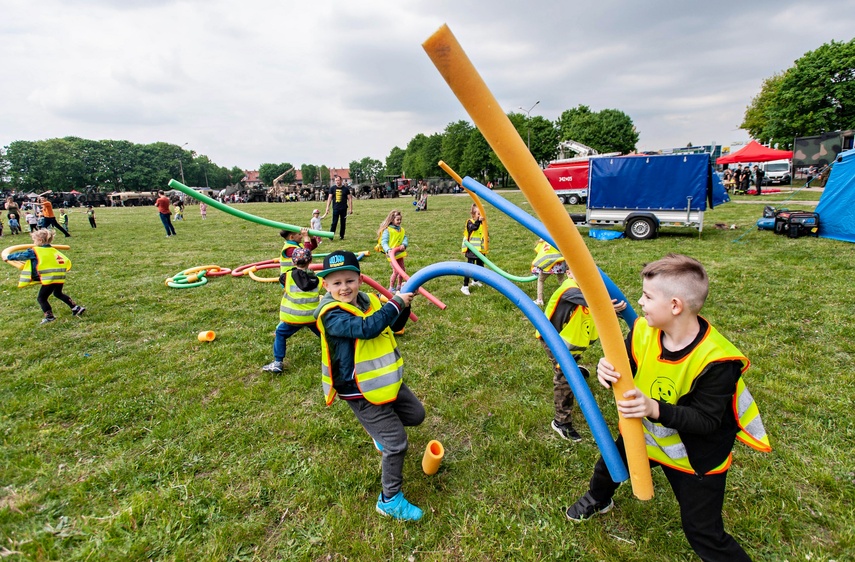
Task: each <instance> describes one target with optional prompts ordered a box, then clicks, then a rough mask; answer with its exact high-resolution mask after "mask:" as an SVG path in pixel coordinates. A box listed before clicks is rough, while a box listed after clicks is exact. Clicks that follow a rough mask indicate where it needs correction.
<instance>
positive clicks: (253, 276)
mask: <svg viewBox="0 0 855 562" xmlns="http://www.w3.org/2000/svg"><path fill="white" fill-rule="evenodd" d="M273 268H277V269H278V268H279V264H278V263H267V264H264V265H254V266H252V267H250V268H249V271H248V273H249V276H250V278H251V279H252V280H253V281H258V282H260V283H278V282H279V276H278V275H277V276H276V277H261V276H260V275H256V274H255V272H256V271H258V270H259V269H273Z"/></svg>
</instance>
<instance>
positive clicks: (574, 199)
mask: <svg viewBox="0 0 855 562" xmlns="http://www.w3.org/2000/svg"><path fill="white" fill-rule="evenodd" d="M567 202H568V203H570V204H571V205H578V204H579V203H581V202H582V199H581V197H579V196H578V195H576V194H575V193H574V194H571V195H568V196H567Z"/></svg>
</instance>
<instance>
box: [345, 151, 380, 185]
mask: <svg viewBox="0 0 855 562" xmlns="http://www.w3.org/2000/svg"><path fill="white" fill-rule="evenodd" d="M348 168H349V169H350V177H351V178H352V179H353V182H354V183H357V184H361V183H371V182H372V181H378V180H377V178H378V177H380V176H381V175H382V173H383V163H382V162H381V161H379V160H375V159H373V158H370V157H368V156H366V157H365V158H363V159H362V160H360V161H358V162H357V161H356V160H354V161H353V162H351V163H350V164H349V165H348Z"/></svg>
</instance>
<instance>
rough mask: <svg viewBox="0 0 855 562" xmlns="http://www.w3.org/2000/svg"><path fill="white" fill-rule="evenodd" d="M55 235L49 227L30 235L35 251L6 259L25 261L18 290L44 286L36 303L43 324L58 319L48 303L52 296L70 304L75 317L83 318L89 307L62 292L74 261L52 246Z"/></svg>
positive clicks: (29, 250)
mask: <svg viewBox="0 0 855 562" xmlns="http://www.w3.org/2000/svg"><path fill="white" fill-rule="evenodd" d="M53 235H54V231H53V230H51V229H49V228H43V229H40V230H36V231H34V232H32V233H31V234H30V236H31V237H32V238H33V243H34V244H35V246H34V247H33V248H29V249H27V250H24V251H22V252H15V253H12V254H9V255H8V256H7V257H6V261H21V262H24V266H23V267H22V268H21V273H20V276H19V277H18V287H28V286H30V285H41V286H40V287H39V294H38V296H37V297H36V300H37V301H38V303H39V306H40V307H41V309H42V312H43V313H44V318H42V321H41V323H42V324H47V323H48V322H53V321H54V320H56V317H55V316H54V315H53V309H52V308H51V306H50V303H49V302H48V298H49V297H50V296H51V295H53V296H55V297H56V298H58V299H59V300H61V301H62V302H64V303H65V304H67V305H68V308H70V309H71V314H73V315H74V316H80V315H81V314H83V313H84V312H85V311H86V308H84V307H82V306H80V305H79V304H75V302H74V301H73V300H71V297H69V296H68V295H66V294H65V293H63V292H62V288H63V286H64V285H65V276H66V273H67V272H68V270H70V269H71V260H70V259H68V258H67V257H66V256H65V255H64V254H63V253H62V252H60V251H59V250H57V249H55V248H52V247H51V242H53Z"/></svg>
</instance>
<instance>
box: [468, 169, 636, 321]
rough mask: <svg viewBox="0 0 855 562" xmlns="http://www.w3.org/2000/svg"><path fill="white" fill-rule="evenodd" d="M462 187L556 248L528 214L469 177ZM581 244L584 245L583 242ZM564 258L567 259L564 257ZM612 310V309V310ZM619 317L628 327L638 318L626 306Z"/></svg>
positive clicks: (614, 293)
mask: <svg viewBox="0 0 855 562" xmlns="http://www.w3.org/2000/svg"><path fill="white" fill-rule="evenodd" d="M463 185H464V187H466V188H467V189H470V190H472V191H474V192H475V193H477V194H478V195H480V196H481V197H482V198H483V199H484V201H486V202H487V203H489V204H491V205H493V206H494V207H496V208H497V209H499V210H500V211H502V212H503V213H505V214H506V215H508V216H509V217H511V218H512V219H514V220H515V221H517V222H518V223H520V224H521V225H523V226H524V227H526V228H527V229H528V230H530V231H531V232H533V233H534V234H535V235H537V236H539V237H540V238H543V239H544V240H546V241H547V242H549V243H550V244H551V245H552V246H553V247H554V248H557V247H558V246H557V245H556V243H555V240H553V238H552V236H551V235H550V234H549V231H548V230H546V227H545V226H544V225H543V223H542V222H540V221H539V220H537V219H536V218H534V217H533V216H531V215H530V214H528V213H526V212H525V211H523V210H522V209H520V208H519V207H517V206H516V205H514V204H513V203H511V202H510V201H508V200H507V199H505V198H503V197H502V196H501V195H499V194H497V193H495V192H493V191H490V190H489V189H488V188H487V187H486V186H484V185H482V184H480V183H478V182H477V181H475V180H473V179H472V178H470V177H469V176H467V177H465V178H463ZM467 186H468V187H467ZM574 228H575V227H574ZM582 244H584V242H583V243H582ZM587 251H588V248H587V246H586V247H585V252H587ZM564 257H565V258H567V256H566V255H565V256H564ZM595 267H596V266H595ZM596 269H597V271H598V272H599V274H600V278H601V279H602V280H603V283H605V285H606V290H607V291H608V293H609V297H610V298H612V299H617V300H618V302H620V301H626V302H627V303H629V302H630V301H629V299H627V298H626V297H625V296H624V294H623V293H622V292H621V290H620V289H619V288H618V286H617V285H615V283H614V282H613V281H612V280H611V279H609V276H608V275H606V274H605V272H603V270H601V269H600V268H598V267H597V268H596ZM612 310H614V308H612ZM620 316H621V317H622V318H623V319H624V320H625V321H626V323H627V324H629V325H630V326H632V324H633V323H634V322H635V319H636V318H638V315H637V314H636V313H635V310H633V308H632V307H631V306H627V307H626V308H625V309H624V310H623V312H621V313H620Z"/></svg>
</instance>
